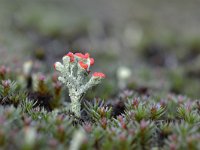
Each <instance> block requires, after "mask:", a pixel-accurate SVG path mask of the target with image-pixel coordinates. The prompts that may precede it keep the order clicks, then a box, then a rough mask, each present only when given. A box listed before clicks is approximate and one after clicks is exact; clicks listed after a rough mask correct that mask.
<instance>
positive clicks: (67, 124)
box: [0, 74, 200, 150]
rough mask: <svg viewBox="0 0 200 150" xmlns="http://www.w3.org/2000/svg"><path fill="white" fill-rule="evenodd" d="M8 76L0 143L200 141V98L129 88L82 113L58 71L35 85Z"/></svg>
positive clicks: (0, 109) (98, 145)
mask: <svg viewBox="0 0 200 150" xmlns="http://www.w3.org/2000/svg"><path fill="white" fill-rule="evenodd" d="M8 76H9V75H8V74H7V76H4V79H3V80H1V83H0V149H13V148H15V149H29V150H32V149H38V150H40V149H74V148H76V149H81V150H85V149H98V150H101V149H106V150H113V149H116V150H121V149H123V150H129V149H141V150H145V149H180V150H182V149H194V150H195V149H199V147H200V145H199V143H200V142H199V139H200V134H199V132H200V128H199V123H200V115H199V114H200V113H199V112H200V104H199V101H194V100H191V99H189V98H188V97H186V96H177V95H172V94H170V95H165V94H160V93H159V94H154V95H153V94H151V95H150V96H149V95H146V94H143V95H142V94H138V93H136V92H134V91H127V90H126V91H123V92H122V93H120V94H119V96H116V98H115V99H108V100H101V99H97V98H96V99H94V100H93V101H84V105H83V106H82V107H83V110H84V111H82V114H81V116H82V117H81V118H77V117H76V116H74V114H72V113H70V111H69V110H70V105H69V103H68V102H66V101H64V99H65V95H63V94H62V86H61V84H60V83H59V82H58V80H57V79H56V77H55V76H53V77H52V76H50V75H47V76H45V77H44V76H39V77H40V78H36V79H35V80H34V81H33V82H36V83H37V84H36V85H37V86H36V88H34V87H32V88H31V89H30V91H27V90H25V89H24V86H22V85H21V84H24V83H21V82H18V81H14V80H13V81H10V80H9V78H7V77H8ZM13 79H14V78H13ZM38 81H39V82H38ZM25 82H27V81H25ZM38 85H39V86H38ZM85 112H86V113H85Z"/></svg>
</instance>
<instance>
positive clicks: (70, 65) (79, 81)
mask: <svg viewBox="0 0 200 150" xmlns="http://www.w3.org/2000/svg"><path fill="white" fill-rule="evenodd" d="M93 64H94V59H93V58H90V55H89V54H88V53H86V54H82V53H75V54H73V53H71V52H69V53H68V54H67V55H65V56H64V57H63V64H62V63H60V62H56V63H55V65H54V67H55V69H56V70H57V71H59V72H60V76H59V77H58V80H59V81H60V82H62V83H63V84H64V85H65V86H67V88H68V90H69V96H70V98H71V112H72V113H74V114H75V115H76V116H77V117H80V116H81V100H82V99H83V97H84V95H85V93H86V91H87V90H88V89H90V88H91V87H93V86H95V85H97V84H99V83H100V82H101V80H102V79H103V78H105V75H104V74H103V73H101V72H95V73H94V74H93V75H92V77H91V78H90V79H89V78H88V76H89V73H90V70H89V69H90V66H92V65H93Z"/></svg>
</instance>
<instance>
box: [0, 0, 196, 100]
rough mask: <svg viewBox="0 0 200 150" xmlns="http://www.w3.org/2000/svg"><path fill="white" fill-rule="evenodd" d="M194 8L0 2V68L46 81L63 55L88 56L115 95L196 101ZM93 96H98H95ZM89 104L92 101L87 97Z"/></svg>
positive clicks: (115, 0)
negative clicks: (29, 65) (26, 71)
mask: <svg viewBox="0 0 200 150" xmlns="http://www.w3.org/2000/svg"><path fill="white" fill-rule="evenodd" d="M199 6H200V1H198V0H190V1H188V0H168V1H161V0H148V1H145V0H34V1H27V0H15V1H12V0H0V64H1V65H3V64H4V65H7V66H9V67H11V68H12V69H15V70H16V71H18V72H20V70H21V69H22V68H23V65H24V63H25V62H27V61H30V60H32V61H33V64H34V68H35V72H42V73H52V72H53V67H52V66H53V64H54V62H55V61H57V60H61V57H62V56H63V55H64V54H66V53H67V52H68V51H72V52H83V53H85V52H89V53H90V54H91V55H92V57H94V58H95V60H96V61H95V63H96V65H95V66H94V67H93V69H92V71H102V72H105V73H106V75H107V79H106V80H105V81H104V84H102V86H100V87H97V89H94V90H93V91H92V96H94V95H95V96H100V97H102V98H105V99H106V98H109V97H114V96H115V95H117V93H118V91H121V90H124V89H133V90H136V91H138V92H139V93H149V94H150V93H151V92H152V91H153V92H158V93H175V94H184V95H187V96H190V97H192V98H198V97H199V96H200V15H199V14H200V9H199ZM97 91H98V92H97ZM92 96H91V97H92Z"/></svg>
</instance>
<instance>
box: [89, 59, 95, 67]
mask: <svg viewBox="0 0 200 150" xmlns="http://www.w3.org/2000/svg"><path fill="white" fill-rule="evenodd" d="M90 65H91V66H92V65H94V58H90Z"/></svg>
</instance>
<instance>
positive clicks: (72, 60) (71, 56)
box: [66, 52, 74, 62]
mask: <svg viewBox="0 0 200 150" xmlns="http://www.w3.org/2000/svg"><path fill="white" fill-rule="evenodd" d="M66 56H69V57H70V62H74V54H73V53H72V52H69V53H68V54H67V55H66Z"/></svg>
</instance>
